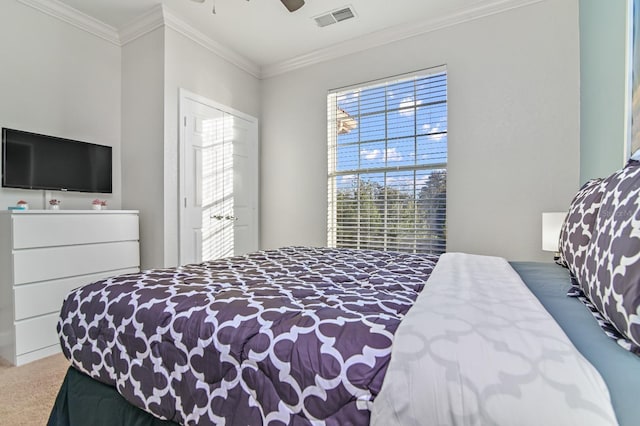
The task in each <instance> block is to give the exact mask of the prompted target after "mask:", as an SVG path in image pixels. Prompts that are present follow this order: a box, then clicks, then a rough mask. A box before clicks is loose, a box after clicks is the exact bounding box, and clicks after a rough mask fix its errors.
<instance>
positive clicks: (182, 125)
mask: <svg viewBox="0 0 640 426" xmlns="http://www.w3.org/2000/svg"><path fill="white" fill-rule="evenodd" d="M188 102H195V103H200V104H202V105H205V106H207V107H211V108H215V109H217V110H220V111H222V112H224V113H227V114H231V115H234V116H236V117H239V118H242V119H243V120H246V121H248V122H250V123H251V124H252V128H251V130H250V132H249V133H250V141H249V144H250V146H251V147H254V148H255V149H256V153H255V154H256V160H257V161H256V163H257V164H256V167H258V170H256V173H255V175H254V176H255V182H254V187H255V189H256V190H255V194H253V195H252V197H253V198H254V199H253V202H254V205H255V214H254V215H253V219H252V223H251V226H252V227H253V229H254V230H255V231H254V232H255V233H256V243H257V245H258V247H260V231H259V229H258V226H259V223H260V220H259V214H260V184H259V175H260V149H259V138H258V119H257V118H256V117H253V116H251V115H249V114H246V113H244V112H242V111H238V110H236V109H234V108H231V107H229V106H227V105H224V104H221V103H218V102H215V101H212V100H211V99H208V98H206V97H204V96H201V95H198V94H196V93H193V92H190V91H189V90H186V89H183V88H180V89H179V103H178V128H179V129H180V131H179V134H178V262H179V264H180V265H182V264H183V263H184V262H183V255H184V253H183V249H182V242H183V241H182V239H183V236H184V232H185V229H186V225H187V224H186V223H185V222H186V215H185V206H186V193H187V191H186V187H185V185H186V183H185V182H186V178H185V173H186V165H185V152H184V150H185V146H186V133H185V132H186V115H185V112H186V110H187V103H188Z"/></svg>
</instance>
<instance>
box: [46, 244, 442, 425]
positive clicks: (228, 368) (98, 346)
mask: <svg viewBox="0 0 640 426" xmlns="http://www.w3.org/2000/svg"><path fill="white" fill-rule="evenodd" d="M436 260H437V258H436V257H434V256H424V255H411V254H400V253H388V252H378V251H357V250H347V249H328V248H302V247H292V248H285V249H280V250H271V251H263V252H257V253H252V254H249V255H246V256H239V257H234V258H229V259H222V260H217V261H212V262H205V263H202V264H198V265H187V266H183V267H179V268H173V269H161V270H150V271H146V272H142V273H140V274H129V275H122V276H118V277H114V278H110V279H107V280H104V281H99V282H96V283H93V284H89V285H87V286H85V287H82V288H80V289H77V290H74V291H72V292H71V293H70V294H69V295H68V296H67V298H66V300H65V302H64V305H63V307H62V312H61V314H60V320H59V322H58V331H59V334H60V341H61V344H62V349H63V352H64V354H65V355H66V356H67V358H69V359H70V360H71V361H72V365H73V366H75V367H76V368H77V369H78V370H80V371H82V372H84V373H86V374H88V375H89V376H91V377H93V378H95V379H97V380H99V381H101V382H103V383H107V384H109V385H112V386H115V387H116V388H117V390H118V392H120V393H121V394H122V395H123V396H124V397H125V398H126V399H127V400H128V401H129V402H130V403H132V404H133V405H136V406H138V407H140V408H142V409H144V410H146V411H148V412H150V413H152V414H154V415H156V416H158V417H160V418H164V419H170V420H173V421H175V422H177V423H180V424H185V425H186V424H189V425H195V424H197V425H207V424H227V425H259V424H270V425H278V424H293V425H306V424H314V425H315V424H327V425H337V424H341V425H345V424H353V425H364V424H368V422H369V416H370V409H371V407H372V402H373V400H374V398H375V397H376V395H377V394H378V392H379V391H380V388H381V386H382V381H383V378H384V375H385V372H386V370H387V366H388V363H389V360H390V355H391V344H392V341H393V334H394V332H395V331H396V329H397V327H398V325H399V323H400V321H401V320H402V319H403V317H404V315H405V314H406V313H407V311H408V310H409V308H410V307H411V306H412V304H413V302H414V301H415V299H416V297H417V296H418V294H419V293H420V291H421V290H422V288H423V287H424V285H425V282H426V281H427V279H428V277H429V274H430V273H431V271H432V269H433V267H434V265H435V262H436Z"/></svg>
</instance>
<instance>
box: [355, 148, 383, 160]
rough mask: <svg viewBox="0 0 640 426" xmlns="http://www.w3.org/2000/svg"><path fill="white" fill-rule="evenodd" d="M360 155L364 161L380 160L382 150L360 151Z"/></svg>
mask: <svg viewBox="0 0 640 426" xmlns="http://www.w3.org/2000/svg"><path fill="white" fill-rule="evenodd" d="M360 155H362V156H363V157H364V158H365V160H370V161H371V160H377V159H379V158H382V150H379V149H371V150H369V149H363V150H362V151H360Z"/></svg>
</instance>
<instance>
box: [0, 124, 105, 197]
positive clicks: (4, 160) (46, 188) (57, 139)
mask: <svg viewBox="0 0 640 426" xmlns="http://www.w3.org/2000/svg"><path fill="white" fill-rule="evenodd" d="M7 130H8V131H11V132H16V133H21V134H24V135H30V136H35V137H38V138H42V139H48V140H52V141H55V142H64V143H73V144H86V145H93V146H99V147H101V148H108V151H109V154H110V159H109V160H110V163H111V171H110V179H109V190H108V191H93V190H89V189H76V188H59V187H54V186H46V185H42V186H37V185H36V186H27V185H24V186H19V185H8V184H7V183H6V176H5V169H6V167H5V165H6V163H7V161H8V160H7V157H6V154H7ZM2 188H11V189H32V190H38V191H41V190H44V191H63V192H81V193H86V194H113V147H112V146H109V145H102V144H97V143H92V142H84V141H80V140H76V139H67V138H61V137H58V136H51V135H44V134H41V133H35V132H28V131H26V130H19V129H11V128H9V127H2Z"/></svg>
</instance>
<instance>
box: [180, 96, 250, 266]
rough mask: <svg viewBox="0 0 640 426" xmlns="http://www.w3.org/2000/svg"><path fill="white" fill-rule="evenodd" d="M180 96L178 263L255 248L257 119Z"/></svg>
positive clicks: (210, 102) (208, 102)
mask: <svg viewBox="0 0 640 426" xmlns="http://www.w3.org/2000/svg"><path fill="white" fill-rule="evenodd" d="M180 101H181V103H180V111H181V117H182V123H181V124H182V131H181V137H180V145H181V151H180V152H181V162H180V178H181V184H180V190H181V191H180V192H181V194H180V197H181V200H182V202H181V209H180V263H181V264H183V265H184V264H187V263H198V262H202V261H206V260H211V259H217V258H221V257H227V256H232V255H237V254H243V253H247V252H250V251H255V250H257V249H258V217H257V204H258V147H257V120H256V119H254V118H252V117H249V116H246V115H244V114H242V113H239V112H237V111H233V110H232V109H230V108H226V107H224V106H221V105H218V104H216V103H214V102H212V101H208V100H206V99H203V98H201V97H199V96H196V95H193V94H190V93H188V92H186V91H181V99H180Z"/></svg>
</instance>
